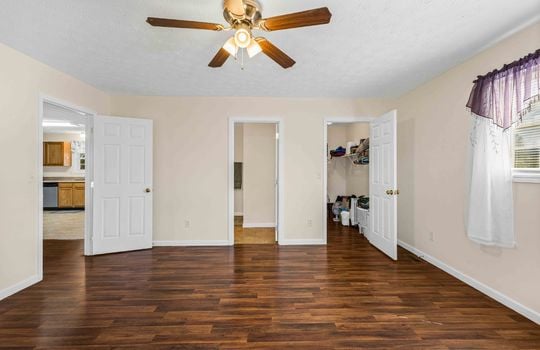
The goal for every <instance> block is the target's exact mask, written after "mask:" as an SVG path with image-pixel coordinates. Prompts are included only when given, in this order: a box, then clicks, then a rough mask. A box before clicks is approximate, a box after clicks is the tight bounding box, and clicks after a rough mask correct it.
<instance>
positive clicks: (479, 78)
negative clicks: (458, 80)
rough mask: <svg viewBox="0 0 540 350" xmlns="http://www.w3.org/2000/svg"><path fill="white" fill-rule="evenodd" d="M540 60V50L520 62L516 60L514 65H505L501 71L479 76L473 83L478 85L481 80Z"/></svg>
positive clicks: (496, 70) (497, 70)
mask: <svg viewBox="0 0 540 350" xmlns="http://www.w3.org/2000/svg"><path fill="white" fill-rule="evenodd" d="M539 58H540V49H538V50H536V51H535V52H533V53H530V54H528V55H527V56H525V57H522V58H520V59H519V60H516V61H514V62H512V63H509V64H505V65H504V66H502V68H500V69H495V70H493V71H491V72H489V73H487V74H485V75H479V76H478V77H477V78H476V80H475V81H473V83H474V84H476V83H477V82H478V81H479V80H482V79H486V78H490V77H492V76H493V75H495V74H499V73H504V72H505V71H507V70H509V69H511V68H514V67H516V66H520V65H523V64H524V63H527V62H528V61H531V60H535V59H539Z"/></svg>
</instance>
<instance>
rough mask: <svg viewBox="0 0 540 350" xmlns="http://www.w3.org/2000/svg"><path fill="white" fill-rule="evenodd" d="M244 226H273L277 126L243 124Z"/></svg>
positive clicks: (274, 220) (274, 222)
mask: <svg viewBox="0 0 540 350" xmlns="http://www.w3.org/2000/svg"><path fill="white" fill-rule="evenodd" d="M243 148H244V227H273V226H275V225H276V201H275V199H276V186H275V180H276V125H275V124H251V123H248V124H244V147H243Z"/></svg>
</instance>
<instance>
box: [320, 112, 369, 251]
mask: <svg viewBox="0 0 540 350" xmlns="http://www.w3.org/2000/svg"><path fill="white" fill-rule="evenodd" d="M374 119H375V118H374V117H327V118H324V119H323V144H322V148H323V151H322V154H323V156H322V158H323V166H322V179H323V181H322V183H323V184H322V185H323V191H322V192H323V195H322V219H323V222H322V228H323V238H322V239H323V241H324V242H325V243H324V244H326V243H327V242H328V212H327V208H326V204H327V202H328V154H327V153H326V152H327V149H326V147H327V144H328V124H329V123H332V124H348V123H371V122H372V121H373V120H374Z"/></svg>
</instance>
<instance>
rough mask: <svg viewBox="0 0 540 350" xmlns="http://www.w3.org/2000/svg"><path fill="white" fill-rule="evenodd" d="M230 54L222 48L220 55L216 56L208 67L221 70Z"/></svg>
mask: <svg viewBox="0 0 540 350" xmlns="http://www.w3.org/2000/svg"><path fill="white" fill-rule="evenodd" d="M229 56H230V55H229V53H228V52H227V50H225V49H224V48H221V49H220V50H219V51H218V53H217V54H216V55H215V56H214V58H213V59H212V61H210V63H209V64H208V67H212V68H219V67H221V66H223V65H224V64H225V62H226V61H227V59H228V58H229Z"/></svg>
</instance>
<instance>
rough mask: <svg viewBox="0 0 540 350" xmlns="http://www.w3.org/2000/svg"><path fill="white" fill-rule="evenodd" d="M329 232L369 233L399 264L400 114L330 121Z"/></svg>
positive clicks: (326, 165) (326, 171) (326, 167)
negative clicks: (330, 230) (398, 147)
mask: <svg viewBox="0 0 540 350" xmlns="http://www.w3.org/2000/svg"><path fill="white" fill-rule="evenodd" d="M323 129H324V153H323V176H324V181H323V203H324V204H323V215H322V216H323V230H324V238H325V240H328V231H329V230H328V229H329V227H330V228H331V229H332V232H333V233H336V232H338V233H339V230H338V229H341V227H342V226H343V227H346V229H342V231H347V232H348V233H352V232H354V231H351V226H352V227H354V230H355V232H356V234H363V235H364V236H365V237H366V238H367V239H368V240H369V242H370V243H371V244H372V245H373V246H374V247H376V248H377V249H379V250H381V251H382V252H383V253H384V254H386V255H388V256H389V257H390V258H391V259H393V260H397V195H398V194H399V189H398V188H397V111H395V110H393V111H390V112H388V113H386V114H384V115H382V116H380V117H379V118H365V117H345V118H326V119H325V120H324V124H323Z"/></svg>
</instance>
